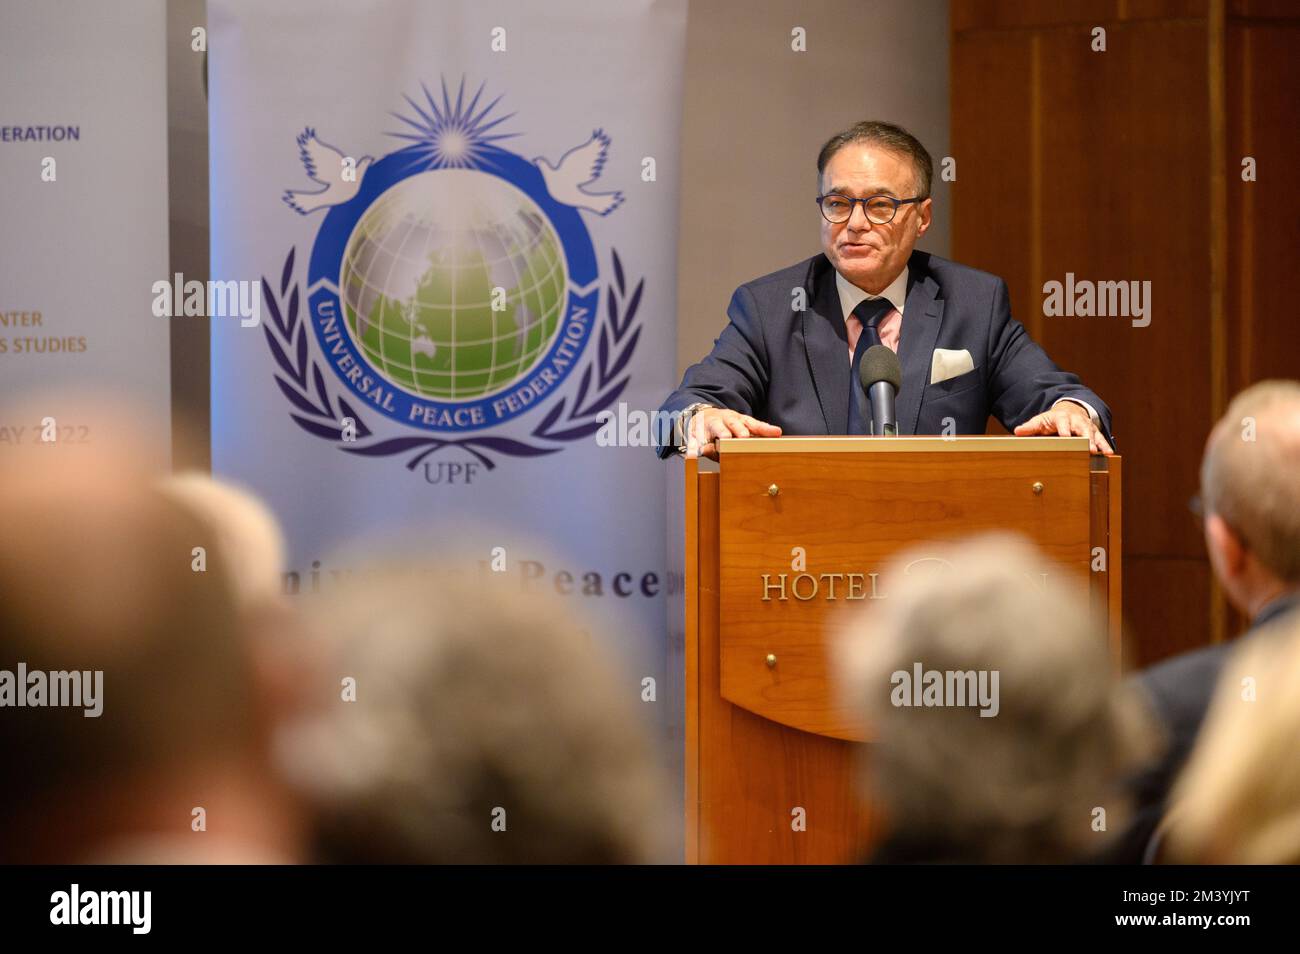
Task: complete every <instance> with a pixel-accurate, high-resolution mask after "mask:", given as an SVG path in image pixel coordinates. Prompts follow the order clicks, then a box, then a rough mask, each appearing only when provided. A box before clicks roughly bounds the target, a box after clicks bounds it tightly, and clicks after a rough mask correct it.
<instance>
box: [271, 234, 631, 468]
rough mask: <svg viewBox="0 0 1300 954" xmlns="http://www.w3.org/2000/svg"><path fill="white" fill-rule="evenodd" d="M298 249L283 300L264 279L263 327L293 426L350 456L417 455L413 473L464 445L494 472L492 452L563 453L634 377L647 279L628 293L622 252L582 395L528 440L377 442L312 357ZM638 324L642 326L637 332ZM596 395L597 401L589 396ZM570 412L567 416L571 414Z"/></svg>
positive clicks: (563, 404)
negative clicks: (296, 274)
mask: <svg viewBox="0 0 1300 954" xmlns="http://www.w3.org/2000/svg"><path fill="white" fill-rule="evenodd" d="M295 252H296V249H292V248H291V249H290V250H289V255H288V257H287V258H286V259H285V263H284V269H283V270H282V272H281V273H280V284H279V289H280V291H279V294H278V296H277V295H276V294H275V293H274V292H273V291H272V287H273V286H272V284H271V283H270V282H268V281H267V280H266V277H265V276H263V277H262V297H263V299H264V300H265V302H266V307H267V310H268V311H269V312H270V316H271V321H269V322H263V323H262V330H263V331H264V332H265V334H266V342H267V344H268V345H269V346H270V349H271V356H272V357H273V358H274V359H275V363H276V364H277V365H278V366H279V370H280V373H277V374H275V375H274V377H275V383H276V384H277V385H279V387H280V391H281V393H283V394H284V396H285V397H286V398H287V399H288V400H289V403H290V404H292V405H293V407H294V408H295V409H296V411H297V413H295V412H294V411H290V414H289V416H290V417H291V418H293V420H294V422H295V423H296V424H297V425H298V426H299V427H301V428H302V429H303V430H305V431H307V432H308V433H309V434H314V435H315V436H316V437H319V438H323V439H324V440H328V441H331V442H332V443H334V444H335V445H336V446H338V447H339V448H340V449H341V450H344V451H347V452H348V453H349V454H360V455H362V456H365V457H390V456H394V455H397V454H406V453H412V456H411V457H410V459H408V460H407V462H406V467H407V469H408V470H414V469H415V468H416V467H417V466H419V464H420V462H421V461H423V460H424V459H425V458H426V457H428V456H429V455H431V454H435V453H437V452H438V451H440V450H445V449H447V448H460V449H462V450H465V451H468V452H469V453H470V454H472V455H474V457H476V458H477V459H478V460H480V461H481V462H482V463H483V464H484V466H486V467H487V469H488V470H492V469H493V468H495V467H496V462H495V461H494V459H493V457H492V455H493V454H505V455H508V456H512V457H540V456H543V455H545V454H554V453H556V452H557V451H560V450H563V449H564V446H565V444H567V443H571V442H573V441H577V440H581V439H582V438H584V437H588V436H590V435H592V434H594V433H596V431H598V430H599V429H600V426H601V422H600V421H598V420H597V419H596V417H597V415H598V414H599V413H600V412H601V411H603V410H605V409H606V408H607V407H609V406H610V405H611V404H613V403H614V402H615V401H616V400H618V397H619V395H620V394H622V393H623V389H624V388H626V387H627V384H628V382H629V381H630V380H631V377H632V376H631V374H630V373H624V372H625V371H627V366H628V363H629V362H630V361H631V360H632V355H633V353H634V352H635V350H636V346H637V342H638V341H639V340H640V337H641V327H640V326H639V325H636V314H637V310H638V309H639V308H640V305H641V293H642V291H643V289H644V288H645V279H644V278H642V279H640V280H639V281H638V282H637V283H636V287H635V288H633V289H632V291H631V293H630V294H629V293H628V285H627V280H626V277H625V276H624V273H623V262H622V260H621V259H620V258H619V254H618V252H617V251H614V250H611V255H612V258H613V264H614V282H613V283H612V284H611V285H608V286H607V287H606V294H605V320H604V321H603V322H602V323H601V326H600V333H599V338H598V342H597V347H596V356H595V360H594V361H591V360H589V361H588V362H587V364H586V366H585V367H584V369H583V371H582V376H581V378H580V381H579V384H578V391H577V393H576V394H575V395H573V400H572V401H570V400H569V397H568V396H565V397H561V398H560V399H559V400H558V401H557V402H555V405H554V406H553V407H552V408H551V409H550V411H548V412H547V414H546V416H545V417H544V418H542V420H541V422H540V423H539V424H537V426H536V427H534V428H533V430H532V432H531V433H530V435H529V437H530V438H531V439H532V441H534V442H535V443H534V442H530V441H528V440H518V439H515V438H510V437H496V436H492V435H482V436H471V437H461V438H453V437H438V436H434V435H421V436H407V437H390V438H380V437H378V436H377V435H376V434H375V433H374V432H373V431H372V430H371V429H370V428H369V427H368V426H367V425H366V423H365V420H364V419H363V418H362V416H361V414H359V413H358V412H357V410H356V409H355V408H354V407H353V406H352V404H350V403H349V402H348V400H347V398H345V397H343V396H342V395H341V394H340V395H337V396H334V395H332V394H331V391H330V389H329V388H327V387H326V385H325V375H324V374H323V373H322V372H321V368H320V364H319V363H318V362H317V361H316V359H315V358H313V357H312V356H311V350H310V349H309V348H308V346H307V338H308V337H309V335H308V333H307V327H306V322H304V321H302V320H301V319H300V316H299V305H300V304H301V299H300V295H299V291H300V286H299V284H298V283H297V282H295V281H292V278H293V263H294V255H295ZM634 325H636V327H633V326H634ZM589 395H590V400H588V396H589ZM566 410H567V411H568V414H567V415H566V414H565V411H566ZM345 418H350V419H351V420H352V421H353V422H354V427H355V439H348V438H349V437H350V435H348V434H347V432H346V429H345V428H344V419H345Z"/></svg>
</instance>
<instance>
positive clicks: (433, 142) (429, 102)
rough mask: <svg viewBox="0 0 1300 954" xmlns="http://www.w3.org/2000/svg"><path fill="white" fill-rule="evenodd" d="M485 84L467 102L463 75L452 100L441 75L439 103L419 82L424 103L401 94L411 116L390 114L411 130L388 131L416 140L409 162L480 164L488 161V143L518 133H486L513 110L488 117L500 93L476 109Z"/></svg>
mask: <svg viewBox="0 0 1300 954" xmlns="http://www.w3.org/2000/svg"><path fill="white" fill-rule="evenodd" d="M486 85H487V84H486V83H481V84H479V88H478V91H477V92H476V93H475V94H474V97H473V99H471V100H470V101H469V103H468V104H467V103H466V102H465V78H464V77H463V76H462V77H461V80H460V88H459V89H458V90H457V91H456V101H455V103H453V102H452V100H451V96H450V95H449V94H448V92H447V81H446V80H445V79H444V80H442V103H441V105H439V103H438V102H437V100H435V99H434V97H433V94H431V93H430V92H429V89H428V87H426V86H425V85H424V84H423V83H421V84H420V89H421V90H422V91H423V92H424V99H425V103H426V105H425V106H421V105H420V104H419V103H417V102H416V101H415V100H413V99H411V97H409V96H403V97H402V98H403V99H405V100H406V101H407V102H408V103H409V104H410V105H411V108H412V109H413V110H415V114H416V115H415V117H411V116H403V115H402V114H401V113H391V114H390V115H392V116H393V117H395V118H397V119H400V120H401V121H402V122H404V123H406V124H407V125H408V126H410V127H411V128H412V129H414V130H415V132H414V133H411V132H393V133H388V135H390V136H394V137H396V138H398V139H406V140H409V141H410V142H413V143H415V144H416V146H417V148H415V150H414V162H413V165H416V166H422V167H423V168H426V169H470V168H480V167H482V166H483V165H485V164H487V162H488V156H489V154H490V153H491V146H492V143H495V142H498V141H500V140H502V139H510V138H511V137H513V136H517V135H518V133H494V134H492V135H489V131H490V130H492V129H494V128H495V127H497V126H499V125H501V123H503V122H505V121H506V120H507V119H509V118H510V117H511V116H513V115H514V113H507V114H506V115H504V116H501V117H499V118H496V119H492V120H490V121H489V116H490V114H491V112H492V109H493V107H495V106H496V104H497V103H499V102H500V101H501V96H498V97H497V98H496V99H494V100H492V102H490V103H488V104H487V105H486V106H484V107H483V108H482V109H479V107H478V103H479V100H480V99H481V98H482V96H483V87H484V86H486ZM502 95H505V94H502Z"/></svg>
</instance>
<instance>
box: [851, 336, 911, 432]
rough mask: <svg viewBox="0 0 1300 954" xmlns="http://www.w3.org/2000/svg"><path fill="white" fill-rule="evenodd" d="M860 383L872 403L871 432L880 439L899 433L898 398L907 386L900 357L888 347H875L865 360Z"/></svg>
mask: <svg viewBox="0 0 1300 954" xmlns="http://www.w3.org/2000/svg"><path fill="white" fill-rule="evenodd" d="M858 380H859V382H860V383H861V385H862V390H864V391H866V392H867V398H868V400H869V401H870V402H871V431H870V433H872V434H875V435H878V436H890V437H892V436H893V435H895V434H897V433H898V418H897V417H896V416H895V414H894V397H895V396H896V395H897V394H898V389H899V388H900V387H901V386H902V383H903V368H902V366H901V365H900V364H899V363H898V355H896V354H894V352H892V351H890V350H889V349H888V348H886V347H885V346H884V345H872V346H871V347H870V348H868V349H867V350H866V353H865V354H863V356H862V364H861V365H860V366H859V367H858Z"/></svg>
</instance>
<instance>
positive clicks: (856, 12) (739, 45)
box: [677, 0, 950, 377]
mask: <svg viewBox="0 0 1300 954" xmlns="http://www.w3.org/2000/svg"><path fill="white" fill-rule="evenodd" d="M795 27H803V28H804V30H805V31H806V36H807V51H806V52H802V53H796V52H794V51H792V50H791V31H792V30H793V29H794V28H795ZM686 43H687V50H686V102H685V108H684V113H683V120H682V127H683V129H682V187H681V215H680V227H681V235H680V240H679V244H678V260H677V261H678V293H677V303H678V314H677V374H678V376H679V377H680V375H681V372H682V371H684V370H685V369H686V366H687V365H689V364H691V363H693V362H695V361H698V360H699V359H700V358H701V357H702V356H703V355H705V354H707V353H708V350H709V349H710V348H711V347H712V346H713V340H714V339H715V338H716V337H717V335H718V333H719V332H720V331H721V330H722V329H723V327H724V326H725V325H726V309H727V302H728V301H729V300H730V299H731V293H732V292H733V291H734V290H735V288H736V286H737V285H740V284H742V283H744V282H746V281H749V280H750V279H752V278H757V277H758V276H760V275H765V274H767V273H768V272H771V271H775V270H776V269H778V268H782V267H784V266H786V265H792V264H794V263H795V262H797V261H799V260H801V259H804V258H807V257H808V256H810V255H813V254H815V253H817V252H818V251H820V245H819V240H818V237H817V227H818V215H819V213H818V211H817V207H816V206H815V205H814V204H813V197H814V196H815V195H816V194H817V191H816V188H817V152H818V150H819V149H820V148H821V145H822V143H823V142H825V141H826V140H827V139H828V138H830V136H831V135H832V134H834V133H836V132H838V131H839V130H841V129H843V128H844V127H846V126H850V125H852V124H853V123H854V122H857V121H858V120H860V119H886V120H889V121H892V122H896V123H898V124H900V125H902V126H905V127H906V128H907V129H909V130H910V131H911V132H913V133H914V134H915V135H916V136H917V137H918V138H919V139H920V140H921V141H922V142H923V143H925V145H926V148H927V149H929V150H930V153H931V155H933V156H934V159H935V163H936V170H935V185H934V197H935V217H934V226H933V228H932V229H931V231H930V233H929V234H928V235H927V236H926V238H925V241H924V242H923V243H922V247H923V248H925V249H926V250H928V251H932V252H934V253H936V254H938V255H947V254H948V242H949V211H950V210H949V207H948V201H947V200H948V185H947V183H945V182H941V181H939V180H938V168H937V165H938V162H939V159H940V157H942V156H946V155H948V3H947V0H881V2H868V0H817V2H809V0H693V2H692V3H691V7H690V21H689V25H688V28H687V40H686ZM877 47H878V48H879V49H878V50H877ZM869 51H870V52H869ZM724 190H725V191H726V192H727V193H729V194H730V195H732V196H733V197H734V198H733V201H732V202H730V203H728V204H727V205H726V206H725V211H724V212H722V213H719V212H718V211H717V209H716V208H715V207H713V205H712V203H711V202H710V196H715V195H718V194H721V193H722V192H723V191H724Z"/></svg>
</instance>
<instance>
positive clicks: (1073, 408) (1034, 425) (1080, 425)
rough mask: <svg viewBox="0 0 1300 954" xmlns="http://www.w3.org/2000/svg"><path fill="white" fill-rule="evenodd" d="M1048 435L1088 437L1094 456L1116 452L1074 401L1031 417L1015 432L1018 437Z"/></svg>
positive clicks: (1084, 411) (1061, 403) (1062, 403)
mask: <svg viewBox="0 0 1300 954" xmlns="http://www.w3.org/2000/svg"><path fill="white" fill-rule="evenodd" d="M1042 434H1046V435H1048V436H1054V437H1071V436H1077V437H1086V438H1088V445H1089V447H1090V449H1091V450H1092V452H1093V453H1094V454H1105V455H1106V456H1107V457H1109V456H1110V455H1112V454H1114V453H1115V452H1114V451H1113V450H1112V449H1111V446H1110V443H1109V442H1108V441H1107V440H1106V438H1105V436H1104V435H1103V434H1102V433H1101V430H1100V429H1099V428H1096V427H1093V426H1092V418H1091V417H1089V416H1088V412H1087V411H1086V410H1084V408H1083V406H1082V405H1080V404H1076V403H1075V402H1073V401H1061V402H1060V403H1058V404H1056V405H1055V406H1054V407H1052V408H1051V409H1049V410H1046V411H1044V412H1043V413H1042V414H1039V415H1037V416H1035V417H1031V418H1030V419H1029V420H1027V421H1025V423H1023V424H1021V425H1020V426H1018V427H1017V428H1016V430H1015V435H1016V436H1017V437H1033V436H1035V435H1042Z"/></svg>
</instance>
